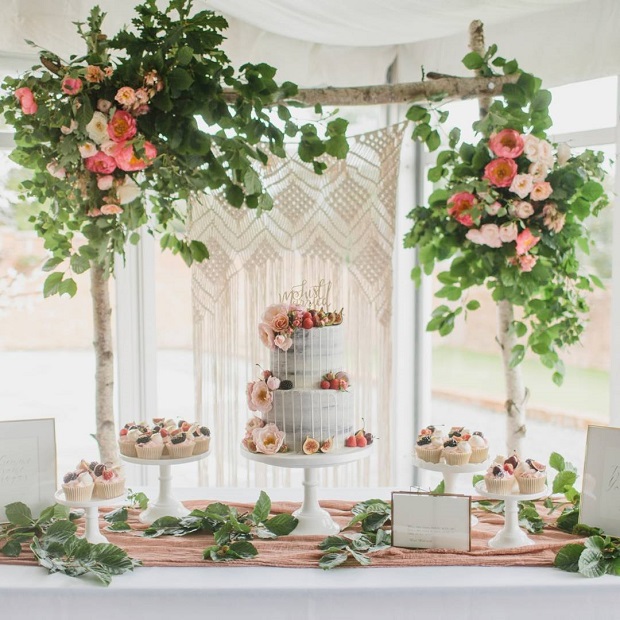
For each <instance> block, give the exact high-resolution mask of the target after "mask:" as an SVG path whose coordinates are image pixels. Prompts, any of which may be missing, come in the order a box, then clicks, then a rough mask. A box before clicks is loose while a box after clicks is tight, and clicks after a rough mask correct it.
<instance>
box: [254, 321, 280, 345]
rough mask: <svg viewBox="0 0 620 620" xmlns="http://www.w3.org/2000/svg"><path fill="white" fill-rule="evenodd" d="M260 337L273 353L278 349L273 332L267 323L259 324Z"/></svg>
mask: <svg viewBox="0 0 620 620" xmlns="http://www.w3.org/2000/svg"><path fill="white" fill-rule="evenodd" d="M258 335H259V337H260V341H261V342H262V343H263V344H264V345H265V346H266V347H267V348H269V349H271V350H272V351H273V350H274V349H275V348H276V347H275V344H274V336H275V334H274V333H273V330H272V329H271V327H269V325H268V324H267V323H259V324H258Z"/></svg>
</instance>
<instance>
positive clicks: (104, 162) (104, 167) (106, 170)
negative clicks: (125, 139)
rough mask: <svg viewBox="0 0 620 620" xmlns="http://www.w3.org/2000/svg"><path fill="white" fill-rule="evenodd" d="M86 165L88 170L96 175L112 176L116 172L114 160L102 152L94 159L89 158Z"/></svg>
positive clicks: (85, 161)
mask: <svg viewBox="0 0 620 620" xmlns="http://www.w3.org/2000/svg"><path fill="white" fill-rule="evenodd" d="M84 165H85V166H86V169H87V170H90V171H91V172H95V173H96V174H111V173H112V172H114V171H115V170H116V162H115V161H114V158H113V157H110V156H109V155H106V154H105V153H102V152H101V151H98V152H97V153H96V154H95V155H93V156H92V157H87V158H86V159H85V160H84Z"/></svg>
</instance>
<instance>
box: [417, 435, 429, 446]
mask: <svg viewBox="0 0 620 620" xmlns="http://www.w3.org/2000/svg"><path fill="white" fill-rule="evenodd" d="M417 443H418V446H427V445H428V444H429V443H431V436H430V435H421V436H420V437H418V442H417Z"/></svg>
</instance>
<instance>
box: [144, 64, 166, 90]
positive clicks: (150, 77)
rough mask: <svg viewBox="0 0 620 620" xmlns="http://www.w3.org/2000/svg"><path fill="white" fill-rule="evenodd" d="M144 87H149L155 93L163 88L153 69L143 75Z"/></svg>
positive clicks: (162, 83) (158, 76)
mask: <svg viewBox="0 0 620 620" xmlns="http://www.w3.org/2000/svg"><path fill="white" fill-rule="evenodd" d="M144 85H145V86H149V87H150V88H151V89H152V90H153V91H154V92H157V93H158V92H159V91H160V90H162V89H163V88H164V82H163V80H162V79H161V76H160V75H159V73H157V71H155V69H153V70H152V71H149V72H148V73H147V74H145V76H144Z"/></svg>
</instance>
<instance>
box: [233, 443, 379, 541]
mask: <svg viewBox="0 0 620 620" xmlns="http://www.w3.org/2000/svg"><path fill="white" fill-rule="evenodd" d="M241 454H242V455H243V456H244V457H245V458H246V459H249V460H250V461H256V462H258V463H265V464H266V465H273V466H275V467H292V468H296V469H303V470H304V481H303V486H304V499H303V502H302V504H301V507H300V508H299V509H298V510H296V511H295V512H294V513H293V516H294V517H296V518H297V519H298V520H299V523H298V524H297V527H296V528H295V530H294V532H293V534H294V535H295V536H307V535H315V534H316V535H325V536H328V535H330V534H337V533H338V532H339V531H340V526H339V525H338V524H337V523H336V522H335V521H334V520H333V519H332V518H331V516H330V514H329V513H328V512H327V511H326V510H323V508H321V506H320V505H319V496H318V487H319V475H318V471H317V470H318V469H320V468H321V467H334V466H336V465H342V464H344V463H351V462H353V461H359V460H360V459H364V458H366V457H368V456H370V454H372V445H370V446H367V447H366V448H343V449H342V450H338V452H328V453H327V454H320V453H317V454H309V455H308V454H274V455H269V454H258V453H253V452H248V451H247V450H246V449H245V448H241Z"/></svg>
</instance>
